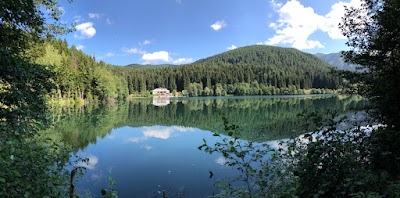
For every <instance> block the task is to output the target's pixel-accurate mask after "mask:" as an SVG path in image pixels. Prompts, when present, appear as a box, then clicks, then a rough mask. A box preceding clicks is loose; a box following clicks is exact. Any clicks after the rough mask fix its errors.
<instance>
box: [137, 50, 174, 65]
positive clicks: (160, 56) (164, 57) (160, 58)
mask: <svg viewBox="0 0 400 198" xmlns="http://www.w3.org/2000/svg"><path fill="white" fill-rule="evenodd" d="M142 59H143V60H144V61H145V64H149V63H151V62H169V61H171V60H172V58H171V57H170V56H169V53H168V52H167V51H157V52H153V53H146V54H143V56H142Z"/></svg>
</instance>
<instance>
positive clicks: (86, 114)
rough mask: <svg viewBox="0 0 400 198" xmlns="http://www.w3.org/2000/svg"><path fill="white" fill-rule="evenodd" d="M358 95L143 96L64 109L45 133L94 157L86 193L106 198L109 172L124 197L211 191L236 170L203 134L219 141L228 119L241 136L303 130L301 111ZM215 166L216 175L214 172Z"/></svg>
mask: <svg viewBox="0 0 400 198" xmlns="http://www.w3.org/2000/svg"><path fill="white" fill-rule="evenodd" d="M364 105H365V101H364V100H362V99H360V98H359V97H355V96H337V95H313V96H309V95H307V96H266V97H262V96H257V97H256V96H255V97H204V98H173V99H169V100H167V99H154V100H152V99H136V100H132V101H129V102H125V103H118V104H115V105H107V106H97V107H94V106H87V107H81V108H76V109H57V110H54V111H53V112H52V119H53V122H54V123H55V124H54V127H53V128H51V129H49V130H47V131H45V132H44V133H45V134H47V135H46V136H48V137H50V138H52V139H54V140H55V141H58V142H63V143H64V144H66V145H67V146H71V147H72V148H73V150H74V155H75V154H76V155H78V156H80V157H83V158H88V159H89V164H83V163H81V164H78V165H80V166H85V167H86V168H87V170H86V172H85V174H84V175H83V176H82V177H79V178H78V181H77V182H76V186H77V192H78V193H79V194H81V195H82V194H85V193H87V192H89V193H91V194H92V195H93V196H94V197H96V196H100V190H101V189H102V188H107V187H108V177H109V176H110V177H112V178H113V179H114V180H115V181H116V190H117V191H118V194H119V196H120V197H162V195H161V194H160V192H162V191H164V192H167V193H168V194H169V197H170V196H171V197H207V196H208V195H212V194H213V193H217V192H218V189H217V188H216V187H214V185H213V184H214V183H215V182H216V181H218V180H221V179H224V178H226V177H232V176H234V175H236V174H238V173H237V171H236V170H235V169H232V168H231V167H228V166H225V165H224V163H225V162H226V160H225V158H224V157H222V155H221V154H218V153H214V154H207V153H205V152H203V151H201V150H199V149H198V146H200V145H202V144H203V138H204V139H205V140H207V142H209V143H211V144H213V143H214V142H216V141H219V140H220V137H215V136H213V134H214V132H217V133H222V134H226V133H225V131H224V130H223V129H224V124H223V121H222V117H226V118H227V119H228V120H229V122H230V123H233V124H235V125H238V126H239V130H240V132H241V135H242V136H241V138H242V139H243V140H244V141H245V140H250V141H256V142H267V141H274V140H279V139H283V138H289V137H293V136H296V135H298V134H299V133H301V132H302V131H304V130H307V129H306V128H303V127H302V123H304V122H305V120H306V119H307V118H304V117H301V116H298V115H299V114H302V113H306V112H312V111H322V110H327V109H331V110H335V111H338V112H340V113H345V112H352V111H357V110H360V109H362V108H363V107H364ZM210 171H212V173H213V176H212V177H211V178H210Z"/></svg>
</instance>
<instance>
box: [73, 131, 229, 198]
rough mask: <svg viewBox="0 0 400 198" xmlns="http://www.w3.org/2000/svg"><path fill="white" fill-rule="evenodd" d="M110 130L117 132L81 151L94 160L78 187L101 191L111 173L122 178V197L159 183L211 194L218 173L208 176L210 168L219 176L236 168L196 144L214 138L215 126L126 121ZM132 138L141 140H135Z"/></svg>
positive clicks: (173, 188) (188, 194) (162, 187)
mask: <svg viewBox="0 0 400 198" xmlns="http://www.w3.org/2000/svg"><path fill="white" fill-rule="evenodd" d="M146 134H151V135H148V136H146ZM110 136H112V137H113V138H107V137H106V138H102V139H98V141H97V143H96V144H91V145H89V146H88V147H87V148H85V149H84V150H81V151H79V152H78V153H77V154H78V155H80V156H83V155H86V156H87V155H89V156H91V157H92V159H94V166H93V167H92V166H87V167H88V168H89V170H88V171H87V173H86V174H85V175H84V176H83V178H81V180H79V181H78V182H77V186H78V188H77V189H78V191H79V192H81V193H83V192H84V189H87V190H89V191H91V192H98V190H99V189H101V188H103V187H104V186H107V183H106V181H107V176H112V177H113V178H114V179H115V180H116V181H117V182H118V185H117V190H118V193H119V195H120V197H146V196H147V195H148V193H151V192H153V191H154V190H155V189H159V190H168V192H169V193H184V194H185V195H186V196H185V197H207V195H210V194H212V193H213V192H214V190H216V189H215V188H214V187H213V183H214V181H215V179H209V171H210V170H217V171H216V172H215V177H216V179H218V178H225V177H227V176H231V175H234V174H235V171H234V170H232V169H230V168H229V167H224V166H222V163H224V161H223V159H222V158H221V157H220V156H218V155H209V154H207V153H204V152H202V151H200V150H198V149H197V146H194V145H199V144H201V142H202V139H203V138H205V139H208V140H209V141H210V143H213V141H215V140H216V138H215V137H213V136H212V133H211V132H210V131H203V130H199V129H195V128H182V127H177V126H172V127H164V126H154V127H122V128H118V129H113V130H112V132H111V133H110ZM132 138H136V139H140V141H134V143H132V141H130V140H131V139H132ZM94 156H98V157H94ZM92 159H89V162H90V161H91V160H92ZM98 159H101V160H98ZM216 159H217V161H215V160H216ZM218 159H219V160H218ZM214 161H215V162H217V163H214ZM210 162H211V163H210ZM218 163H219V164H218Z"/></svg>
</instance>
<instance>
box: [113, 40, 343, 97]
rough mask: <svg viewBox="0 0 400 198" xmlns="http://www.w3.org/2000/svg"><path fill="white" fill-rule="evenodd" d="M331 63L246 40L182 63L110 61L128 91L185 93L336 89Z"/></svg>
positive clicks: (337, 80) (336, 80)
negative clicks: (118, 63) (242, 44)
mask: <svg viewBox="0 0 400 198" xmlns="http://www.w3.org/2000/svg"><path fill="white" fill-rule="evenodd" d="M331 69H332V67H331V66H330V65H329V64H328V63H326V62H324V61H321V60H320V59H318V58H316V57H315V56H313V55H311V54H307V53H303V52H301V51H299V50H296V49H291V48H281V47H273V46H259V45H255V46H247V47H241V48H238V49H235V50H231V51H228V52H224V53H221V54H217V55H215V56H211V57H208V58H205V59H201V60H198V61H196V62H194V63H192V64H187V65H181V66H170V65H162V66H149V65H145V66H140V65H130V66H129V67H114V68H113V71H114V73H115V74H118V75H120V76H123V77H125V79H126V80H127V82H128V86H129V92H130V93H131V94H135V93H138V92H142V93H143V92H148V91H149V90H152V89H154V88H157V87H165V88H168V89H169V90H176V91H183V90H186V91H187V92H185V93H187V94H188V95H191V96H198V95H224V94H226V93H228V94H234V95H270V94H301V93H304V92H302V91H300V90H303V89H312V88H320V89H336V88H338V86H339V85H340V79H339V78H338V77H336V76H333V75H332V74H331V73H330V71H331Z"/></svg>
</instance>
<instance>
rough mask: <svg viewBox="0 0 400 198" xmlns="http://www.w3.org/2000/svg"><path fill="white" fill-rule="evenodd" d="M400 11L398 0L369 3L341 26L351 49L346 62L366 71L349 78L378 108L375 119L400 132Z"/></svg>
mask: <svg viewBox="0 0 400 198" xmlns="http://www.w3.org/2000/svg"><path fill="white" fill-rule="evenodd" d="M399 7H400V2H399V1H397V0H365V3H364V5H363V6H362V7H361V8H349V9H348V11H347V13H346V15H345V17H344V20H343V24H342V25H341V28H342V31H343V33H344V35H345V36H347V37H348V38H349V41H348V42H347V44H348V46H350V49H351V50H349V51H347V52H344V53H343V55H344V57H345V59H346V60H347V61H348V62H350V63H353V64H358V65H360V66H361V68H363V69H364V71H363V72H361V73H359V74H352V75H348V76H347V77H348V78H349V79H351V80H353V81H355V82H358V83H360V87H359V89H358V90H359V92H360V93H361V94H362V95H364V96H366V97H367V98H368V99H370V100H371V101H372V103H373V104H374V105H376V109H377V112H378V114H377V115H375V116H376V117H377V118H379V119H380V120H381V121H382V122H384V123H385V124H388V125H389V126H390V127H391V126H393V127H395V128H396V130H398V129H400V100H399V99H398V97H399V96H400V59H399V57H400V50H399V46H400V21H399V20H398V18H399V17H400V11H399ZM364 13H366V14H367V15H368V17H366V16H365V14H364Z"/></svg>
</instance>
